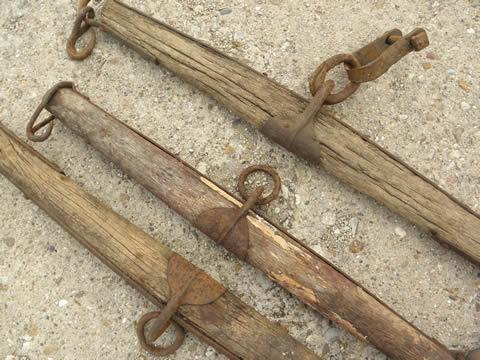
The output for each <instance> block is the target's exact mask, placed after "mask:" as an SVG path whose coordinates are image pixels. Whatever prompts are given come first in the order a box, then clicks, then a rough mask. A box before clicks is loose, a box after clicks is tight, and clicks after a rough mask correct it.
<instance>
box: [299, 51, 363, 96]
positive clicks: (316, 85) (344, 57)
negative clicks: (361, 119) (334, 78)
mask: <svg viewBox="0 0 480 360" xmlns="http://www.w3.org/2000/svg"><path fill="white" fill-rule="evenodd" d="M341 63H344V64H345V65H347V66H348V67H350V68H356V67H359V66H360V62H359V61H358V59H357V58H356V57H355V56H353V55H352V54H338V55H335V56H332V57H331V58H329V59H327V60H326V61H324V62H323V63H322V64H320V66H319V67H318V68H317V69H316V70H315V71H314V72H313V74H312V76H311V77H310V82H309V83H310V92H311V93H312V95H315V94H316V93H317V91H318V90H319V89H320V86H321V85H322V84H323V83H324V82H325V79H326V77H327V72H328V71H330V70H332V69H333V68H334V67H335V66H337V65H339V64H341ZM359 86H360V84H356V83H353V82H351V81H350V82H349V83H348V84H347V85H346V86H345V87H344V88H343V89H342V90H340V91H339V92H337V93H334V94H330V95H329V96H327V98H326V99H325V105H333V104H338V103H339V102H342V101H343V100H345V99H346V98H348V97H349V96H350V95H352V94H353V93H354V92H355V91H357V89H358V88H359Z"/></svg>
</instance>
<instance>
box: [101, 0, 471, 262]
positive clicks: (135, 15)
mask: <svg viewBox="0 0 480 360" xmlns="http://www.w3.org/2000/svg"><path fill="white" fill-rule="evenodd" d="M100 20H101V23H102V24H103V25H105V29H104V30H106V31H108V32H110V33H112V34H113V35H115V36H117V37H118V38H120V39H122V40H123V41H124V42H126V43H127V44H128V45H129V46H131V47H133V48H135V49H136V50H137V51H139V52H140V53H142V54H143V55H144V56H145V57H147V58H148V59H151V60H153V61H155V62H156V63H157V64H160V65H162V66H164V67H166V68H167V69H169V70H170V71H172V72H174V73H176V74H178V75H179V76H181V77H182V78H183V79H185V80H187V81H188V82H190V83H192V84H193V85H195V86H197V87H199V88H201V89H203V90H204V91H205V92H207V93H208V94H210V95H211V96H212V97H214V98H215V99H216V100H218V101H219V102H220V103H222V104H223V105H225V106H226V107H228V108H230V109H232V110H233V111H234V112H236V113H237V114H239V115H240V116H241V117H242V118H244V119H245V120H247V121H248V122H249V123H251V124H252V125H254V126H255V127H257V128H259V129H261V128H262V126H263V125H264V124H265V123H266V122H267V121H268V120H270V119H271V118H272V117H274V116H277V115H290V116H292V115H296V114H299V113H301V112H302V111H303V110H304V109H305V107H306V106H307V103H308V101H307V100H306V99H304V98H302V97H300V96H299V95H297V94H295V93H294V92H292V91H290V90H288V89H287V88H285V87H284V86H282V85H280V84H277V83H276V82H274V81H273V80H271V79H268V78H267V77H265V76H264V75H262V74H260V73H259V72H257V71H255V70H253V69H251V68H249V67H248V66H246V65H243V64H241V63H240V62H238V61H236V60H234V59H232V58H230V57H228V56H226V55H224V54H222V53H220V52H219V51H217V50H215V49H213V48H211V47H209V46H208V45H206V44H204V43H201V42H199V41H198V40H195V39H193V38H191V37H189V36H187V35H185V34H182V33H180V32H178V31H177V30H175V29H173V28H171V27H169V26H167V25H165V24H163V23H161V22H159V21H157V20H154V19H152V18H150V17H148V16H146V15H144V14H142V13H140V12H139V11H137V10H135V9H132V8H130V7H128V6H127V5H125V4H122V3H121V2H120V1H117V0H107V1H106V3H105V4H104V6H103V9H102V12H101V16H100ZM314 129H315V132H314V136H315V139H316V142H317V143H318V151H316V154H317V161H315V163H317V164H319V165H320V166H321V167H323V168H324V169H325V170H326V171H328V172H329V173H331V174H332V175H334V176H336V177H338V178H339V179H340V180H342V181H343V182H345V183H347V184H349V185H350V186H352V187H353V188H355V189H356V190H358V191H360V192H363V193H365V194H368V195H370V196H371V197H373V198H374V199H375V200H377V201H379V202H380V203H383V204H385V205H386V206H387V207H388V208H389V209H391V210H393V211H395V212H397V213H399V214H401V215H403V216H404V217H406V218H407V219H409V220H410V221H412V222H413V223H415V224H417V225H420V226H421V227H423V228H425V229H427V230H428V231H430V232H431V233H432V234H433V235H434V237H435V238H436V239H438V240H439V241H441V242H442V243H444V244H446V245H448V246H450V247H452V248H453V249H455V250H456V251H458V252H460V253H463V254H464V255H466V256H467V257H469V258H470V259H472V260H473V261H474V262H476V263H480V217H479V216H478V214H476V213H475V212H474V211H472V210H471V209H469V208H467V207H466V206H465V205H463V204H462V203H461V202H460V201H458V200H456V199H455V198H453V197H452V196H451V195H449V194H448V193H446V192H445V191H444V190H442V189H440V188H439V187H438V186H437V185H435V184H434V183H433V182H431V181H430V180H428V179H427V178H425V177H424V176H422V175H421V174H419V173H418V172H417V171H415V170H414V169H413V168H411V167H409V166H408V165H407V164H405V163H404V162H402V161H400V160H399V159H397V158H396V157H395V156H393V155H392V154H390V153H388V152H387V151H385V150H383V149H382V148H381V147H380V146H378V145H377V144H375V143H373V142H372V141H371V140H369V139H367V138H366V137H364V136H362V135H361V134H360V133H358V132H357V131H356V130H354V129H353V128H351V127H349V126H347V125H346V124H344V123H343V122H342V121H340V120H339V119H336V118H334V117H333V116H332V115H329V114H327V113H322V114H320V115H318V116H317V118H316V121H315V122H314Z"/></svg>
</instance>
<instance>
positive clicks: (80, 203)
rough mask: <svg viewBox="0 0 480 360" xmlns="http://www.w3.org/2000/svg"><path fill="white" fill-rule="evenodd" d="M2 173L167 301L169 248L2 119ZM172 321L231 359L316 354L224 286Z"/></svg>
mask: <svg viewBox="0 0 480 360" xmlns="http://www.w3.org/2000/svg"><path fill="white" fill-rule="evenodd" d="M0 173H1V174H3V175H4V176H5V177H6V178H7V179H9V180H10V181H11V182H12V183H13V184H15V185H16V186H17V187H18V188H19V189H20V190H21V191H22V192H24V193H25V195H26V196H27V197H28V198H29V199H31V200H32V201H33V202H35V203H36V204H37V205H38V206H39V207H40V208H41V209H42V210H44V211H45V212H46V213H47V214H48V215H49V216H50V217H52V218H53V219H54V220H55V221H56V222H57V223H58V224H59V225H61V226H62V227H63V228H64V229H65V230H66V231H68V232H69V233H70V234H71V235H72V236H73V237H74V238H76V239H77V240H78V241H79V242H80V243H81V244H82V245H84V246H85V247H86V248H87V249H89V250H90V251H91V252H92V253H93V254H94V255H95V256H97V257H98V258H99V259H100V260H102V261H103V262H104V263H105V264H106V265H107V266H109V267H110V268H111V269H112V270H114V271H115V272H117V273H118V274H119V275H120V276H122V277H123V278H124V279H126V280H127V281H128V282H129V283H130V284H131V285H133V286H134V287H135V288H137V289H138V290H139V291H141V292H142V293H143V294H144V295H145V296H147V297H148V298H149V299H150V300H151V301H152V302H153V303H155V304H157V305H158V306H160V307H161V306H163V305H162V304H163V303H164V302H166V301H167V299H168V297H169V285H168V283H167V268H168V263H169V260H170V259H171V258H172V256H174V255H175V253H173V252H172V251H171V250H169V249H168V248H167V247H165V246H163V245H161V244H160V243H159V242H158V241H156V240H155V239H153V238H152V237H150V236H149V235H147V234H146V233H145V232H144V231H142V230H141V229H140V228H138V227H137V226H135V225H133V224H132V223H130V222H128V221H127V220H126V219H125V218H123V217H121V216H120V215H118V214H117V213H115V212H114V211H113V210H111V209H110V208H109V207H107V206H105V205H103V204H101V203H100V202H99V201H98V200H97V199H96V198H95V197H93V196H91V195H90V194H88V193H87V192H85V191H84V190H82V189H81V188H80V187H79V186H78V185H77V184H75V183H74V182H73V181H71V180H70V179H69V178H68V177H66V176H65V175H63V174H62V173H61V172H60V171H59V170H58V168H57V167H56V166H54V165H52V164H51V163H49V162H48V160H46V159H44V158H43V157H42V156H41V155H40V154H39V153H37V152H36V151H35V150H33V149H32V148H31V147H30V146H28V145H27V144H25V143H23V142H22V141H21V140H20V139H18V138H17V137H16V136H15V135H13V134H12V133H11V132H9V131H8V130H7V129H6V128H5V127H4V126H3V125H2V124H1V123H0ZM2 205H4V206H6V205H7V204H2ZM175 256H177V257H179V255H175ZM211 280H212V281H214V280H213V279H211ZM174 320H175V321H176V322H178V323H179V324H181V325H182V326H183V327H185V328H186V329H187V330H189V331H191V332H193V333H194V334H195V335H197V336H198V337H200V338H201V339H202V340H204V341H206V342H208V343H209V344H211V345H212V346H214V347H215V348H216V349H217V350H218V351H220V352H222V353H224V354H226V355H227V356H228V357H230V358H232V359H252V360H254V359H320V358H319V357H318V356H316V355H315V354H314V353H313V352H312V351H310V350H309V349H307V348H306V347H305V346H304V345H302V344H301V343H299V342H298V341H296V340H295V339H293V338H292V337H291V336H290V335H289V334H288V332H287V331H286V329H284V328H282V327H281V326H279V325H276V324H273V323H272V322H270V321H268V320H267V319H266V318H265V317H263V316H262V315H260V314H259V313H258V312H256V311H255V310H254V309H253V308H251V307H249V306H247V305H246V304H245V303H243V302H242V301H240V300H239V299H238V298H237V297H236V296H234V295H233V294H232V293H230V292H228V291H226V292H225V293H223V295H222V296H221V297H219V298H218V299H217V300H215V301H214V302H212V303H210V304H208V305H202V306H193V305H183V306H181V307H180V308H179V311H178V312H177V315H176V316H175V317H174Z"/></svg>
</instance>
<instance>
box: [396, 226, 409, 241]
mask: <svg viewBox="0 0 480 360" xmlns="http://www.w3.org/2000/svg"><path fill="white" fill-rule="evenodd" d="M395 234H397V236H398V237H399V238H400V239H403V238H404V237H405V236H407V232H406V231H405V230H404V229H402V228H401V227H400V226H397V227H396V228H395Z"/></svg>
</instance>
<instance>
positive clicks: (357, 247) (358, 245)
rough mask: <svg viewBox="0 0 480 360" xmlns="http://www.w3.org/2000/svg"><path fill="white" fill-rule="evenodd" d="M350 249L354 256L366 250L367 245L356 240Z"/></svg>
mask: <svg viewBox="0 0 480 360" xmlns="http://www.w3.org/2000/svg"><path fill="white" fill-rule="evenodd" d="M349 248H350V251H351V252H352V253H353V254H358V253H359V252H362V251H363V249H365V244H364V243H363V242H361V241H358V240H354V241H352V243H351V244H350V246H349Z"/></svg>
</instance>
